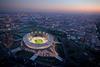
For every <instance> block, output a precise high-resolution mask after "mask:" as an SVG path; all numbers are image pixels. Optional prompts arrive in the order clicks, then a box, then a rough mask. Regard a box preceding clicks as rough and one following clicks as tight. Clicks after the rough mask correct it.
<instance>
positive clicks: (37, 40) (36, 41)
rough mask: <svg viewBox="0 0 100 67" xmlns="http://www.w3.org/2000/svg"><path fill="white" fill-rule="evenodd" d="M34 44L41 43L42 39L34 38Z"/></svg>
mask: <svg viewBox="0 0 100 67" xmlns="http://www.w3.org/2000/svg"><path fill="white" fill-rule="evenodd" d="M35 44H43V40H42V39H36V40H35Z"/></svg>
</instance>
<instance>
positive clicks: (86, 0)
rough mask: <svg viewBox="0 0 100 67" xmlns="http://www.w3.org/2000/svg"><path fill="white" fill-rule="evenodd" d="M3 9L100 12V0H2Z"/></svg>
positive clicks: (0, 1) (0, 4)
mask: <svg viewBox="0 0 100 67" xmlns="http://www.w3.org/2000/svg"><path fill="white" fill-rule="evenodd" d="M0 8H1V9H9V8H10V9H29V10H33V11H34V10H35V11H62V12H67V11H82V12H100V0H0Z"/></svg>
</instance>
